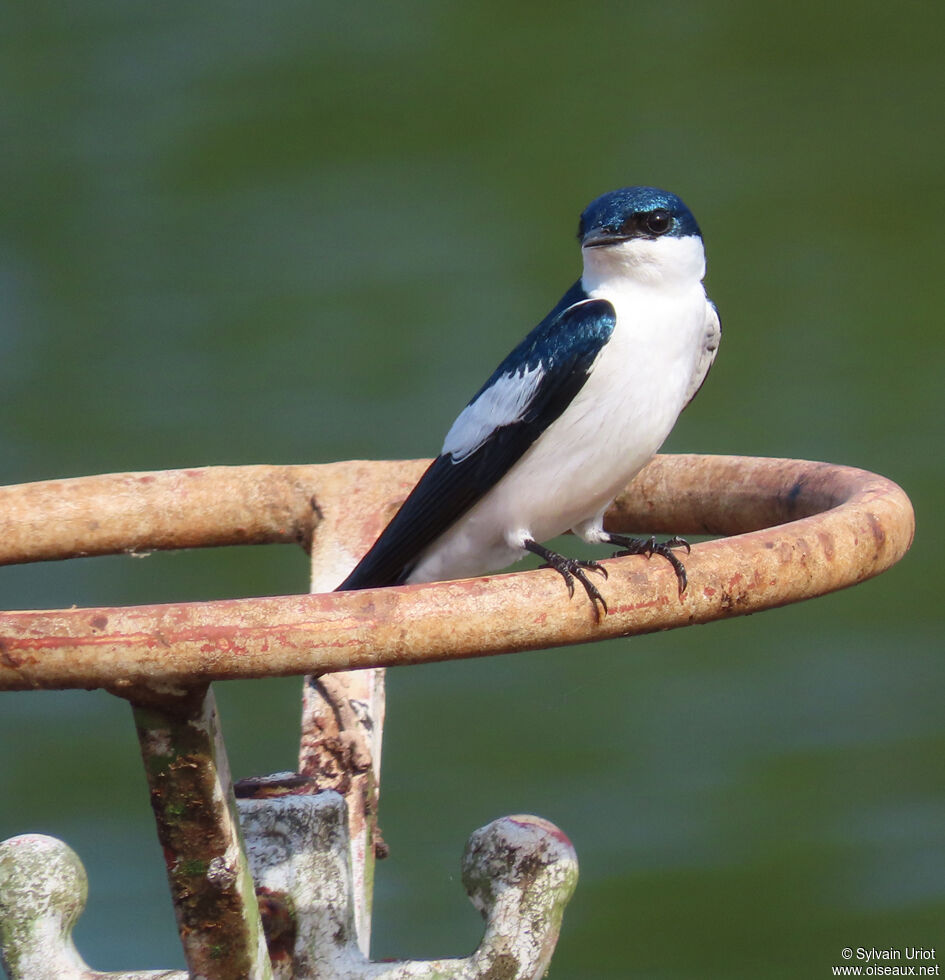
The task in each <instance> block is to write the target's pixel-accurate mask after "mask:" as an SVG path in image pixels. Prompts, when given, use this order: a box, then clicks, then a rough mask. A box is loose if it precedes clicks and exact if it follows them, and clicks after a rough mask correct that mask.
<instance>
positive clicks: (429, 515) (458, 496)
mask: <svg viewBox="0 0 945 980" xmlns="http://www.w3.org/2000/svg"><path fill="white" fill-rule="evenodd" d="M584 296H585V294H584V293H583V291H582V290H580V288H579V287H577V289H575V288H572V290H571V291H570V292H569V293H567V294H566V295H565V299H567V298H568V297H573V298H577V300H578V301H577V302H574V303H572V304H571V305H564V303H559V304H558V306H557V307H555V309H554V310H552V312H551V313H550V314H549V315H548V316H547V317H546V318H545V319H544V320H543V321H542V322H541V323H540V324H539V325H538V326H537V327H536V328H535V329H534V330H533V331H532V332H531V333H530V334H529V335H528V336H527V337H526V338H525V339H524V340H523V341H522V343H521V344H519V345H518V347H516V348H515V350H513V351H512V353H511V354H509V356H508V357H507V358H506V359H505V360H504V361H503V362H502V363H501V364H500V365H499V367H498V368H496V370H495V372H494V373H493V374H492V376H491V377H490V378H489V380H488V381H487V382H486V383H485V384H484V385H483V387H482V388H481V389H480V390H479V391H478V392H477V394H476V395H475V396H474V397H473V399H472V400H471V401H470V402H469V404H468V405H467V406H466V408H465V409H463V411H462V412H461V413H460V415H459V417H458V418H457V419H456V421H455V422H454V423H453V426H452V428H451V429H450V431H449V432H448V433H447V436H446V439H445V441H444V443H443V450H442V452H441V453H440V455H439V456H438V457H437V458H436V459H435V460H434V461H433V462H432V463H431V464H430V467H429V468H428V469H427V471H426V472H425V473H424V474H423V476H422V477H421V478H420V481H419V482H418V483H417V485H416V487H414V489H413V491H412V492H411V494H410V496H409V497H408V498H407V499H406V501H404V504H403V506H402V507H401V508H400V510H399V511H398V512H397V513H396V514H395V515H394V518H393V519H392V520H391V522H390V524H388V526H387V528H386V529H385V530H384V531H383V533H382V534H381V536H380V537H379V538H378V539H377V541H376V542H375V543H374V545H373V547H372V548H371V549H370V551H368V553H367V554H366V555H365V556H364V558H362V559H361V561H360V562H359V564H358V565H357V567H356V568H355V569H354V571H352V572H351V574H350V575H349V576H348V577H347V578H346V579H345V581H344V582H342V584H341V585H339V586H338V589H339V590H349V589H370V588H375V587H380V586H386V585H400V584H402V583H403V582H404V581H405V580H406V579H407V577H408V576H409V575H410V572H411V571H412V569H413V567H414V566H415V565H416V563H417V561H418V559H419V558H420V556H421V554H422V553H423V551H424V550H425V549H426V548H427V547H428V546H429V545H430V544H432V543H433V542H434V541H435V540H436V539H437V538H438V537H439V536H440V535H441V534H442V533H443V532H444V531H446V530H447V529H448V528H449V527H450V526H452V525H453V524H454V523H455V522H456V521H457V520H458V519H459V518H460V517H462V516H463V514H465V513H466V511H468V510H469V509H470V508H471V507H472V506H473V504H475V503H476V502H477V501H478V500H479V499H480V498H481V497H482V496H484V494H485V493H486V492H487V491H488V490H489V489H490V488H491V487H493V486H494V485H495V484H496V483H497V482H498V481H499V480H500V479H501V478H502V477H503V476H504V475H505V474H506V473H507V472H508V471H509V470H510V469H511V467H512V466H513V465H514V464H515V462H516V461H517V460H518V459H519V458H520V457H521V456H522V454H523V453H524V452H525V451H526V450H527V449H528V447H529V446H531V444H532V443H533V442H534V441H535V440H536V439H537V438H538V437H539V436H540V435H541V433H542V432H544V431H545V429H547V428H548V426H549V425H551V423H552V422H554V420H555V419H556V418H558V416H559V415H561V413H562V412H563V411H564V410H565V408H567V406H568V405H569V404H570V402H571V400H572V399H573V398H574V396H575V395H576V394H577V393H578V391H580V389H581V387H582V386H583V385H584V382H585V381H586V380H587V377H588V374H589V372H590V369H591V365H592V364H593V363H594V360H595V358H596V357H597V355H598V353H599V352H600V350H601V348H602V347H603V346H604V344H606V343H607V341H608V339H609V338H610V335H611V333H612V332H613V329H614V324H615V323H616V315H615V313H614V309H613V307H612V306H611V305H610V303H608V302H607V301H606V300H600V299H595V300H592V299H587V298H584Z"/></svg>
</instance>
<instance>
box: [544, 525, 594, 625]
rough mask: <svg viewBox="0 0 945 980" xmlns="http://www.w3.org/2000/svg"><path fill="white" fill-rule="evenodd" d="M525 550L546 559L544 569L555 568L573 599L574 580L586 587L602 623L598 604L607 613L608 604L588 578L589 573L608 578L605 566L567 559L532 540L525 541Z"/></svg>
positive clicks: (592, 562) (576, 559)
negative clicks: (596, 573)
mask: <svg viewBox="0 0 945 980" xmlns="http://www.w3.org/2000/svg"><path fill="white" fill-rule="evenodd" d="M525 548H526V550H527V551H530V552H531V553H532V554H533V555H538V557H539V558H542V559H544V562H545V564H544V566H543V567H544V568H553V569H554V570H555V571H556V572H557V573H558V574H559V575H560V576H561V577H562V578H563V579H564V584H565V585H566V586H567V587H568V596H569V597H571V598H573V596H574V580H575V579H577V580H578V581H579V582H580V583H581V585H583V586H584V591H585V592H586V593H587V597H588V599H590V600H591V603H592V604H593V606H594V616H595V617H596V619H597V621H598V622H600V610H599V609H598V608H597V603H598V602H599V603H600V604H601V608H603V610H604V612H605V613H606V612H607V602H606V600H605V599H604V597H603V596H602V595H601V594H600V591H599V590H598V588H597V586H596V585H594V583H593V582H592V581H591V580H590V579H589V578H588V577H587V573H588V572H598V573H599V574H601V575H603V576H604V578H607V569H606V568H604V566H603V565H601V564H599V563H598V562H596V561H583V560H581V559H579V558H566V557H565V556H564V555H559V554H558V553H557V552H556V551H551V549H550V548H546V547H544V545H540V544H539V543H538V542H537V541H532V540H531V539H529V540H527V541H525Z"/></svg>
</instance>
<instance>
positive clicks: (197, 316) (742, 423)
mask: <svg viewBox="0 0 945 980" xmlns="http://www.w3.org/2000/svg"><path fill="white" fill-rule="evenodd" d="M943 28H945V8H943V7H941V6H940V5H933V4H928V3H909V2H904V3H899V4H878V3H852V2H845V3H837V4H823V3H818V4H814V3H807V2H800V3H794V4H791V5H760V4H757V3H754V2H751V3H750V2H746V0H740V2H732V3H709V2H683V0H680V2H667V3H625V4H614V3H604V2H585V3H582V4H580V5H578V4H562V5H558V6H555V7H552V6H550V5H539V4H519V5H514V4H509V3H495V2H463V3H458V2H445V3H439V4H429V3H420V2H416V0H415V2H409V0H401V2H396V3H393V4H386V5H380V4H363V3H353V4H348V5H342V4H328V3H324V2H311V3H302V2H298V0H295V2H286V3H276V4H271V5H266V6H264V5H260V4H250V3H234V4H229V5H226V4H216V3H209V4H193V5H191V4H184V3H179V2H172V3H162V4H156V3H144V2H140V0H131V2H117V0H90V2H88V3H84V4H81V5H79V4H75V5H57V4H47V3H35V4H32V5H25V4H24V5H12V4H10V5H4V10H3V26H2V29H0V405H2V414H0V482H3V483H20V482H25V481H28V480H37V479H44V478H50V477H58V476H75V475H82V474H87V473H98V472H109V471H117V470H136V469H160V468H168V467H181V466H197V465H204V464H219V463H259V462H278V463H283V462H322V461H329V460H336V459H345V458H394V457H416V456H426V455H432V454H434V453H435V452H436V450H437V449H438V447H439V444H440V441H441V439H442V436H443V433H444V432H445V430H446V428H447V427H448V425H449V423H450V421H451V420H452V418H453V416H454V415H455V413H456V411H457V410H458V409H459V408H460V407H461V406H462V405H463V404H464V403H465V401H466V400H467V398H468V397H469V396H470V395H471V394H472V393H473V391H475V390H476V388H477V387H478V386H479V384H480V383H481V381H482V379H483V378H484V377H485V376H486V375H487V374H488V373H489V372H490V371H491V370H492V368H493V367H494V365H495V364H496V363H497V362H498V360H499V359H500V358H501V357H502V356H504V354H505V353H506V352H507V350H508V349H509V348H510V347H511V346H512V344H513V343H514V342H516V341H517V340H518V339H519V337H520V336H521V335H522V334H523V333H524V332H525V330H526V329H527V328H528V327H530V326H531V325H532V324H533V323H535V322H536V321H537V320H538V319H539V318H540V317H541V316H542V315H543V314H544V313H545V312H546V310H547V309H548V308H549V307H550V306H551V305H552V304H553V303H554V301H555V300H556V299H557V298H558V296H559V295H560V293H561V292H562V291H563V290H564V288H565V287H566V286H567V285H568V284H569V283H570V282H571V281H572V280H573V279H574V278H575V276H576V275H577V272H578V268H579V256H578V253H577V246H576V244H575V242H574V238H573V233H574V230H575V227H576V221H577V215H578V213H579V212H580V210H581V208H582V207H583V206H584V205H585V204H586V203H587V201H588V200H590V198H592V197H594V196H596V195H597V194H599V193H601V192H603V191H604V190H607V189H610V188H612V187H616V186H620V185H623V184H628V183H655V184H659V185H662V186H666V187H669V188H671V189H673V190H675V191H677V192H678V193H679V194H681V195H682V196H683V198H684V199H685V200H686V201H687V203H688V204H689V205H690V206H691V208H692V209H693V211H694V212H695V214H696V216H697V218H698V219H699V221H700V223H701V225H702V228H703V231H704V234H705V238H706V241H707V248H708V256H709V276H708V284H709V290H710V293H711V295H712V296H713V298H714V299H715V300H716V302H717V304H718V306H719V308H720V310H721V313H722V320H723V325H724V329H725V335H724V340H723V344H722V349H721V353H720V356H719V359H718V362H717V364H716V367H715V369H714V370H713V372H712V376H711V378H710V380H709V382H708V383H707V385H706V386H705V388H704V389H703V392H702V393H701V394H700V396H699V398H698V399H697V401H696V403H695V404H694V405H693V407H692V408H691V409H690V410H689V411H688V412H686V413H685V416H684V418H683V419H682V420H681V421H680V423H679V425H678V426H677V428H676V431H675V432H674V433H673V435H672V437H671V438H670V440H669V442H668V444H667V447H666V448H667V449H668V450H672V451H693V452H710V453H711V452H717V453H741V454H747V455H771V456H789V457H800V458H811V459H825V460H830V461H834V462H840V463H849V464H853V465H857V466H862V467H864V468H867V469H872V470H875V471H877V472H880V473H883V474H886V475H888V476H891V477H892V478H894V479H895V480H897V481H898V482H899V483H901V484H902V485H903V486H904V487H905V489H906V490H907V492H909V494H910V495H911V497H912V499H913V501H914V503H915V506H916V511H917V517H918V533H917V538H916V542H915V545H914V548H913V550H912V552H911V553H910V555H909V556H908V557H907V558H906V560H905V561H904V562H903V563H902V564H901V565H900V566H898V567H897V568H895V569H893V570H892V571H891V572H889V573H888V574H886V575H884V576H882V577H880V578H879V579H876V580H874V581H872V582H869V583H866V584H864V585H862V586H859V587H857V588H856V589H853V590H850V591H847V592H844V593H840V594H837V595H834V596H830V597H827V598H824V599H820V600H817V601H814V602H811V603H807V604H804V605H801V606H796V607H793V608H789V609H783V610H778V611H773V612H769V613H765V614H763V615H759V616H756V617H752V618H750V619H741V620H735V621H730V622H725V623H719V624H715V625H712V626H708V627H703V628H699V629H688V630H682V631H678V632H675V633H670V634H666V635H658V636H648V637H640V638H637V639H632V640H622V641H613V642H607V643H604V644H599V645H596V646H593V647H586V648H573V649H569V650H558V651H555V652H549V653H534V654H525V655H521V656H516V657H506V658H495V659H492V660H488V661H477V662H470V663H459V664H451V665H436V666H430V667H422V668H410V669H404V670H401V671H394V672H392V673H391V674H390V675H389V686H390V697H389V709H388V710H389V714H388V726H387V729H386V733H385V745H384V784H383V795H382V810H381V823H382V826H383V830H384V835H385V837H386V839H387V840H388V842H389V844H390V845H391V848H392V856H391V858H390V859H389V860H388V861H386V862H384V863H383V864H382V865H380V866H379V869H378V881H377V891H376V906H375V928H374V934H375V941H374V954H375V956H377V957H423V956H439V955H460V954H463V953H465V952H467V951H468V950H469V949H470V948H471V947H472V946H473V945H474V944H475V943H476V942H477V941H478V938H479V922H478V917H477V915H476V914H475V912H474V911H473V910H472V909H471V908H470V907H469V906H468V904H467V902H466V899H465V897H464V895H463V893H462V888H461V885H460V882H459V873H458V865H459V855H460V852H461V850H462V846H463V843H464V841H465V839H466V836H467V835H468V833H469V832H470V831H472V830H473V829H474V828H475V827H477V826H480V825H481V824H483V823H485V822H487V821H488V820H490V819H492V818H494V817H496V816H498V815H501V814H503V813H514V812H522V811H524V812H534V813H539V814H541V815H543V816H546V817H548V818H550V819H552V820H554V821H555V822H556V823H558V824H559V825H560V826H561V827H562V828H563V829H564V830H565V831H566V832H567V833H568V834H569V835H570V836H571V838H572V839H573V841H574V843H575V845H576V847H577V850H578V852H579V855H580V859H581V867H582V872H581V874H582V877H581V881H580V884H579V887H578V891H577V893H576V895H575V898H574V900H573V902H572V905H571V906H570V908H569V910H568V912H567V915H566V918H565V924H564V929H563V933H562V937H561V941H560V944H559V948H558V951H557V954H556V956H555V959H554V961H553V965H552V971H551V977H553V978H557V980H565V978H573V980H578V978H581V980H586V978H597V977H600V978H610V977H647V978H667V980H668V978H673V980H676V978H687V980H688V978H720V980H721V978H725V980H732V978H757V977H760V976H763V977H771V978H781V977H784V978H807V977H811V978H816V977H821V976H828V975H830V973H829V971H830V967H831V966H832V965H834V964H837V963H840V962H842V961H841V959H840V951H841V949H842V948H843V947H853V948H856V947H858V946H864V947H877V948H881V947H887V948H889V947H892V948H897V949H903V948H905V947H906V946H925V947H939V946H945V943H943V942H942V939H943V915H945V773H943V758H945V722H943V717H942V713H943V708H942V706H943V695H945V658H943V656H942V654H943V614H942V605H943V603H942V597H941V584H942V575H941V571H940V562H941V554H940V547H939V542H940V539H941V530H942V526H943V522H942V518H941V514H940V509H941V504H942V489H941V488H942V486H943V479H945V465H943V456H945V454H943V451H942V434H941V433H942V414H943V413H942V407H943V398H942V394H941V389H942V383H941V377H942V370H943V343H942V314H941V311H942V310H943V308H945V295H943V293H945V287H943V281H945V279H943V275H942V271H941V266H942V258H943V254H945V248H943V245H945V242H943V233H942V228H943V223H942V218H943V197H945V195H943V179H942V170H943V167H942V159H943V154H945V123H943V119H945V113H943V105H942V103H943V99H942V93H943V59H942V53H941V38H942V35H943ZM305 584H306V563H305V559H304V556H303V555H302V554H301V552H299V551H297V550H296V549H292V548H258V549H233V550H224V551H217V552H207V553H188V554H178V555H154V556H152V557H150V558H147V559H140V560H135V559H130V558H108V559H94V560H82V561H76V562H72V563H67V564H63V565H44V566H37V567H35V568H7V569H2V570H0V590H2V591H0V595H2V605H3V607H4V608H34V607H57V606H69V605H72V604H78V605H83V604H119V603H137V602H149V601H171V600H179V599H201V598H214V597H225V596H236V595H252V594H279V593H286V592H297V591H304V590H305ZM218 699H219V702H220V706H221V712H222V720H223V725H224V730H225V733H226V735H227V741H228V746H229V750H230V754H231V762H232V765H233V768H234V770H235V774H236V775H237V776H238V777H241V776H247V775H254V774H262V773H268V772H272V771H277V770H280V769H290V768H292V767H293V765H294V759H295V741H296V735H297V715H298V683H297V681H294V680H287V681H273V682H253V683H244V684H223V685H219V690H218ZM0 746H2V749H0V838H3V837H6V836H10V835H12V834H16V833H23V832H26V831H40V832H45V833H51V834H54V835H56V836H58V837H61V838H63V839H65V840H66V841H68V842H69V843H70V844H71V845H72V846H73V847H75V848H76V850H77V851H78V852H79V854H80V855H81V857H82V858H83V860H84V861H85V864H86V866H87V868H88V871H89V875H90V879H91V895H90V903H89V907H88V910H87V911H86V913H85V914H84V916H83V917H82V919H81V921H80V924H79V926H78V929H77V940H78V943H79V946H80V949H81V950H82V952H83V954H84V955H85V957H86V958H87V959H88V960H89V961H90V962H91V964H92V965H93V966H94V967H96V968H98V969H131V968H145V967H152V968H156V967H173V966H182V965H183V960H182V957H181V954H180V951H179V947H178V943H177V938H176V934H175V928H174V922H173V914H172V910H171V907H170V903H169V899H168V897H167V892H166V884H165V881H164V877H163V868H162V861H161V856H160V851H159V848H158V845H157V842H156V840H155V838H154V833H153V826H152V822H151V817H150V811H149V807H148V801H147V793H146V787H145V782H144V777H143V774H142V772H141V770H140V764H139V760H138V757H137V747H136V743H135V740H134V735H133V730H132V725H131V719H130V714H129V711H128V709H127V707H126V706H125V705H124V704H123V703H122V702H119V701H116V700H114V699H112V698H110V697H109V696H107V695H105V694H102V693H85V692H71V693H63V694H59V693H37V694H5V695H0ZM941 956H945V951H943V953H942V954H941ZM941 956H940V959H941Z"/></svg>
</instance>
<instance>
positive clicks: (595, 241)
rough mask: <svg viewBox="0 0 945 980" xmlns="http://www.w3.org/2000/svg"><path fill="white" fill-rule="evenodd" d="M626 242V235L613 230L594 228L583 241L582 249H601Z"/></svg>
mask: <svg viewBox="0 0 945 980" xmlns="http://www.w3.org/2000/svg"><path fill="white" fill-rule="evenodd" d="M626 240H627V236H626V235H621V234H619V233H618V232H616V231H613V230H612V229H609V228H592V229H591V230H590V231H589V232H588V233H587V234H586V235H585V236H584V238H583V239H582V240H581V248H600V247H601V246H603V245H616V244H617V243H618V242H625V241H626Z"/></svg>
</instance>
